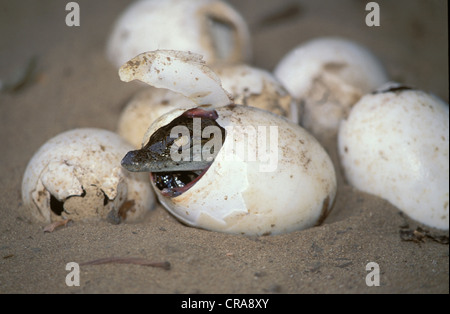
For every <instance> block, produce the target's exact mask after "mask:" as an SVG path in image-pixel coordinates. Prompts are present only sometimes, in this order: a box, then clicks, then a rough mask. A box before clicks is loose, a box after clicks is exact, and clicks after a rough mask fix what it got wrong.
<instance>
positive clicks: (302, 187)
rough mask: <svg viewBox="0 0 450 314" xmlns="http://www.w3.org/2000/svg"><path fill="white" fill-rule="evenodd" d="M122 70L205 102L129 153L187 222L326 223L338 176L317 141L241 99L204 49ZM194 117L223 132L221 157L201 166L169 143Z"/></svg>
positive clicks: (161, 123)
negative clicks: (237, 101) (174, 153)
mask: <svg viewBox="0 0 450 314" xmlns="http://www.w3.org/2000/svg"><path fill="white" fill-rule="evenodd" d="M168 58H169V59H168ZM157 70H158V71H157ZM119 74H120V77H121V79H122V80H123V81H131V80H135V79H138V80H141V81H143V82H145V83H147V84H150V85H153V86H158V87H161V88H167V89H171V90H173V91H175V92H179V93H181V94H183V95H185V96H186V97H189V98H190V99H191V100H192V101H193V102H195V103H196V104H197V105H198V106H199V107H197V108H194V109H190V110H185V109H176V110H173V111H171V112H169V113H167V114H165V115H163V116H161V117H159V118H158V119H157V120H156V121H155V122H154V123H153V124H152V125H151V126H150V128H149V129H148V130H147V132H146V134H145V136H144V139H143V148H142V149H141V150H136V151H131V152H129V153H128V154H127V155H126V156H125V157H124V158H123V160H122V165H123V166H124V167H125V168H127V169H128V170H130V171H148V172H151V174H150V176H151V178H152V180H151V181H152V186H153V187H154V190H155V191H156V194H157V196H158V199H159V200H160V202H161V203H162V204H163V205H164V207H165V208H166V209H167V210H169V211H170V212H171V213H172V214H173V215H174V216H175V217H177V218H178V219H180V220H181V221H183V222H184V223H186V224H188V225H190V226H195V227H200V228H204V229H208V230H214V231H222V232H229V233H241V234H247V235H264V234H280V233H285V232H290V231H294V230H301V229H305V228H308V227H311V226H314V225H316V224H319V223H320V222H321V221H322V220H323V219H324V218H325V217H326V216H327V214H328V212H329V211H330V210H331V208H332V205H333V202H334V198H335V194H336V176H335V171H334V167H333V164H332V162H331V160H330V158H329V156H328V154H327V153H326V151H325V150H324V149H323V148H322V146H321V145H320V144H319V143H318V142H317V140H316V139H315V138H314V137H313V136H312V135H310V134H309V133H308V132H307V131H306V130H304V129H303V128H301V127H300V126H298V125H297V124H295V123H292V122H290V121H288V120H287V119H285V118H282V117H280V116H278V115H275V114H273V113H270V112H268V111H265V110H261V109H258V108H253V107H250V106H242V105H234V104H233V101H232V98H231V97H230V95H229V94H228V92H227V91H225V90H224V89H223V88H222V86H221V85H220V80H218V77H217V76H216V75H215V73H214V72H212V71H211V70H210V69H209V68H207V67H206V66H205V65H204V62H202V61H201V58H199V56H197V55H192V54H189V53H183V52H176V51H153V52H147V53H144V54H142V55H139V56H137V57H135V58H133V59H132V60H130V61H129V62H127V63H126V64H125V65H124V66H122V68H121V69H120V71H119ZM209 104H212V105H209ZM192 118H201V121H202V123H205V125H207V126H213V127H214V129H215V130H220V131H219V132H220V135H221V136H222V139H224V141H221V144H222V146H221V148H220V149H217V150H216V149H215V147H214V152H215V155H214V158H213V159H212V160H202V162H198V163H197V164H196V165H202V167H198V168H195V169H194V168H192V167H193V166H192V165H193V164H194V163H193V162H192V159H191V160H190V161H185V162H181V163H180V162H175V161H174V160H173V159H171V157H170V156H168V153H167V151H168V149H169V145H171V144H173V143H175V142H176V141H179V140H181V139H182V138H177V139H175V138H172V137H171V136H169V133H168V132H171V130H172V129H173V128H174V127H177V126H178V125H179V124H185V125H187V124H189V123H191V124H192V122H189V121H192V120H193V119H192ZM202 126H203V125H202ZM205 129H206V128H203V129H202V132H203V131H204V130H205ZM261 129H263V130H264V132H263V133H259V130H261ZM253 131H254V133H252V132H253ZM249 132H250V133H249ZM216 136H218V135H217V133H215V134H214V138H216ZM255 136H256V137H255ZM260 136H261V137H260ZM184 141H186V139H183V142H184ZM188 143H189V141H188ZM183 145H184V144H183ZM239 147H240V148H239ZM252 156H253V157H254V158H252ZM153 159H154V160H153ZM167 165H170V166H169V167H166V166H167ZM185 167H187V168H185ZM189 167H191V168H189ZM174 169H178V170H174Z"/></svg>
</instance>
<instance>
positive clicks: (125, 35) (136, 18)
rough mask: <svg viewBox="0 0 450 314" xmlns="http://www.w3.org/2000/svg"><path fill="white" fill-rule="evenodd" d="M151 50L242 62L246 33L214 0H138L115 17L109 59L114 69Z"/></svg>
mask: <svg viewBox="0 0 450 314" xmlns="http://www.w3.org/2000/svg"><path fill="white" fill-rule="evenodd" d="M156 49H173V50H182V51H191V52H195V53H199V54H202V55H203V56H204V58H205V60H206V61H207V62H208V63H217V62H226V63H232V62H247V61H250V58H251V43H250V32H249V29H248V26H247V24H246V23H245V21H244V19H243V18H242V17H241V15H240V14H239V13H238V12H237V11H236V10H234V9H233V8H232V7H231V6H230V5H229V4H227V3H226V2H224V1H220V0H141V1H136V2H134V3H132V4H131V5H130V6H129V7H128V8H127V9H126V10H125V11H124V12H123V13H122V15H121V16H120V17H119V18H118V20H117V22H116V24H115V26H114V29H113V30H112V33H111V35H110V37H109V40H108V43H107V55H108V58H109V60H111V62H112V63H113V64H114V65H115V66H117V67H120V66H121V65H122V64H123V63H125V62H126V61H128V60H129V59H131V58H133V57H135V56H136V55H138V54H140V53H143V52H146V51H152V50H156Z"/></svg>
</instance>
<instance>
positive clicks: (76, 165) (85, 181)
mask: <svg viewBox="0 0 450 314" xmlns="http://www.w3.org/2000/svg"><path fill="white" fill-rule="evenodd" d="M132 148H133V147H132V146H131V145H130V144H128V143H127V142H126V141H125V140H123V139H122V138H120V137H119V136H118V135H117V134H115V133H112V132H110V131H106V130H101V129H92V128H85V129H74V130H71V131H67V132H64V133H61V134H59V135H57V136H55V137H53V138H52V139H50V140H48V141H47V142H46V143H45V144H44V145H42V146H41V147H40V148H39V150H38V151H37V152H36V153H35V154H34V156H33V157H32V158H31V160H30V161H29V163H28V165H27V168H26V170H25V173H24V176H23V181H22V199H23V203H24V205H25V207H26V208H27V210H28V211H29V213H30V215H31V216H32V217H33V218H34V219H35V220H37V221H40V222H45V223H50V222H53V221H57V220H61V219H72V220H85V219H105V218H108V219H116V220H117V219H118V220H125V221H135V220H137V219H139V218H140V217H142V215H143V214H145V213H146V212H148V211H149V210H150V209H151V208H152V207H153V204H154V195H153V192H152V191H151V188H150V187H149V182H148V177H147V176H145V175H144V174H137V173H129V172H127V171H125V170H124V169H122V167H121V166H120V160H121V158H122V157H123V154H125V153H126V152H127V151H128V150H130V149H132Z"/></svg>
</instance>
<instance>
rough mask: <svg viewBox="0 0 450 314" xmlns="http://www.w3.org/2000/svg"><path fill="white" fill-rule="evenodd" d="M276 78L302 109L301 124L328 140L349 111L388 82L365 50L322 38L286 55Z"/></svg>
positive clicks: (359, 46)
mask: <svg viewBox="0 0 450 314" xmlns="http://www.w3.org/2000/svg"><path fill="white" fill-rule="evenodd" d="M274 75H275V77H277V78H278V80H279V81H280V82H281V83H282V84H283V85H284V86H285V87H286V89H287V90H288V91H289V92H290V93H291V95H292V96H293V97H295V98H297V99H298V100H299V101H300V102H301V103H302V104H303V106H304V112H303V115H302V120H301V124H302V125H303V126H304V127H305V128H306V129H308V130H310V131H311V132H312V133H313V134H314V135H316V136H319V137H331V136H335V135H336V134H337V131H338V128H339V123H340V121H341V120H342V119H344V118H346V117H347V115H348V113H349V111H350V110H351V107H352V106H353V105H354V104H355V103H356V102H357V101H358V100H359V99H360V98H361V97H362V96H363V95H365V94H367V93H370V92H372V91H374V90H375V89H376V88H378V87H379V86H381V85H382V84H384V83H386V82H387V81H388V77H387V74H386V71H385V70H384V67H383V65H382V64H381V62H380V61H379V60H378V59H377V58H376V57H375V56H374V55H373V54H372V53H371V52H370V51H369V50H368V49H367V48H365V47H363V46H361V45H359V44H357V43H355V42H353V41H350V40H347V39H343V38H333V37H324V38H317V39H313V40H311V41H308V42H306V43H303V44H301V45H299V46H297V47H296V48H294V49H293V50H292V51H290V52H289V53H287V54H286V56H284V57H283V58H282V60H281V61H280V62H279V63H278V65H277V66H276V68H275V70H274Z"/></svg>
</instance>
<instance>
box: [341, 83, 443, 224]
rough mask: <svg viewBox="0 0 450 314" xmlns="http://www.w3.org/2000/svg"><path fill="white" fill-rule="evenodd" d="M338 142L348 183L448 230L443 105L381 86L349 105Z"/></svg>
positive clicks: (424, 95) (408, 91)
mask: <svg viewBox="0 0 450 314" xmlns="http://www.w3.org/2000/svg"><path fill="white" fill-rule="evenodd" d="M338 140H339V154H340V158H341V162H342V166H343V169H344V171H345V175H346V177H347V179H348V181H349V182H350V184H352V185H353V186H355V187H356V188H358V189H360V190H362V191H365V192H368V193H372V194H375V195H377V196H379V197H382V198H384V199H386V200H388V201H389V202H391V203H392V204H394V205H395V206H397V207H398V208H399V209H400V210H401V211H403V212H404V213H406V214H407V215H408V216H410V217H411V218H413V219H415V220H417V221H419V222H421V223H423V224H425V225H428V226H431V227H435V228H439V229H446V230H448V228H449V215H448V211H449V209H448V202H449V108H448V104H446V103H444V102H443V101H442V100H440V99H439V98H437V97H435V96H433V95H430V94H427V93H425V92H423V91H419V90H411V89H406V88H403V87H399V86H394V87H392V86H391V87H388V88H387V89H386V88H383V89H381V90H380V91H378V92H376V93H373V94H369V95H366V96H364V97H363V98H361V99H360V101H359V102H358V103H357V104H356V105H355V106H354V107H353V109H352V111H351V113H350V115H349V117H348V119H347V120H346V121H343V122H342V125H341V127H340V130H339V135H338Z"/></svg>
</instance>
